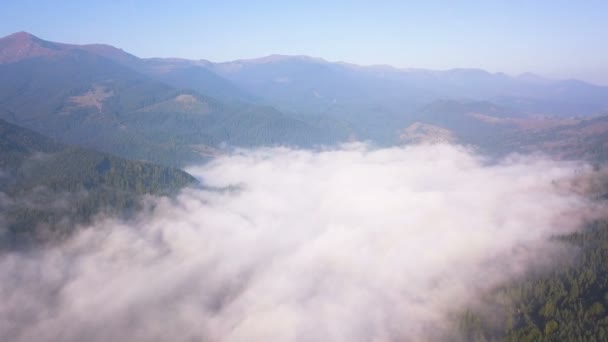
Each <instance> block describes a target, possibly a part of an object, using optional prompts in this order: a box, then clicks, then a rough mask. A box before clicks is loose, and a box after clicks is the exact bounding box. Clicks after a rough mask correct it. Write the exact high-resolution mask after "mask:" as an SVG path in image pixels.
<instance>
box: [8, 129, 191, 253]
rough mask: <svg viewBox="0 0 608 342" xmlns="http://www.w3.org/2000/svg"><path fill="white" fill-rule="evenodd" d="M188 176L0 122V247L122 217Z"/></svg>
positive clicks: (188, 181) (184, 182) (186, 180)
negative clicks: (99, 217)
mask: <svg viewBox="0 0 608 342" xmlns="http://www.w3.org/2000/svg"><path fill="white" fill-rule="evenodd" d="M195 182H196V181H195V179H194V178H193V177H192V176H190V175H189V174H187V173H185V172H183V171H181V170H177V169H173V168H169V167H165V166H159V165H153V164H149V163H144V162H138V161H129V160H125V159H122V158H117V157H114V156H112V155H108V154H105V153H100V152H97V151H93V150H88V149H83V148H78V147H74V146H67V145H64V144H61V143H58V142H56V141H55V140H52V139H50V138H47V137H45V136H42V135H40V134H38V133H35V132H33V131H31V130H28V129H25V128H22V127H19V126H16V125H13V124H10V123H8V122H6V121H4V120H0V209H1V210H0V213H2V214H1V215H0V223H2V224H0V226H2V227H4V228H3V230H2V231H0V245H2V246H12V247H14V246H21V245H27V244H29V243H32V242H36V241H48V240H53V239H56V238H61V237H64V236H66V235H68V234H69V233H70V232H71V231H72V230H73V229H75V227H76V226H77V224H80V223H86V222H87V221H88V220H89V219H91V218H92V216H93V215H95V214H98V213H101V212H103V211H109V212H112V213H116V214H121V213H127V212H129V211H131V210H134V209H135V208H136V206H137V205H138V201H139V198H140V196H141V195H145V194H154V195H170V194H172V193H175V192H176V191H177V190H179V189H181V188H182V187H184V186H187V185H191V184H195Z"/></svg>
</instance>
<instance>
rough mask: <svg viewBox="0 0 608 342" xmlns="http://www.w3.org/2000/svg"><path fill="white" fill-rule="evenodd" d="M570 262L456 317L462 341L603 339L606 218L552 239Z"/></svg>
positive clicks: (606, 325) (606, 329) (607, 328)
mask: <svg viewBox="0 0 608 342" xmlns="http://www.w3.org/2000/svg"><path fill="white" fill-rule="evenodd" d="M555 242H556V243H565V244H566V246H569V247H574V249H573V250H574V251H575V253H576V255H575V258H574V260H573V261H572V262H570V263H567V264H565V265H561V266H558V267H556V268H553V269H552V270H551V271H549V272H547V271H545V272H543V273H540V274H531V275H529V276H528V277H526V278H525V279H523V280H521V279H520V280H517V281H514V282H512V283H510V284H507V285H504V286H502V287H500V288H498V289H496V290H495V291H493V292H492V293H490V294H488V295H487V296H486V297H485V298H484V302H485V306H483V307H482V308H481V309H479V308H476V309H470V310H467V311H465V312H463V313H461V314H460V315H459V318H458V323H457V325H458V327H457V330H458V333H455V334H454V335H459V336H460V337H461V338H462V339H463V340H466V341H496V340H498V341H500V340H503V341H606V340H608V311H607V309H608V262H607V261H608V219H604V220H600V221H597V222H595V223H593V224H590V225H589V226H588V227H586V228H585V229H584V230H583V231H581V232H578V233H574V234H571V235H567V236H560V237H557V238H556V239H555Z"/></svg>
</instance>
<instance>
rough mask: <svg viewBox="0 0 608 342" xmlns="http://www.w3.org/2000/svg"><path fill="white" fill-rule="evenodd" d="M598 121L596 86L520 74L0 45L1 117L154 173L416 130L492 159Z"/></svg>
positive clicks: (13, 38) (601, 109) (601, 104)
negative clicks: (485, 151) (221, 152)
mask: <svg viewBox="0 0 608 342" xmlns="http://www.w3.org/2000/svg"><path fill="white" fill-rule="evenodd" d="M186 99H187V100H186ZM607 112H608V87H603V86H597V85H593V84H590V83H586V82H583V81H578V80H550V79H546V78H543V77H540V76H538V75H534V74H531V73H525V74H522V75H519V76H509V75H506V74H504V73H490V72H487V71H484V70H481V69H451V70H444V71H434V70H424V69H399V68H395V67H392V66H388V65H375V66H360V65H355V64H350V63H345V62H328V61H326V60H324V59H321V58H314V57H309V56H289V55H270V56H266V57H261V58H254V59H240V60H235V61H229V62H221V63H214V62H210V61H208V60H204V59H201V60H187V59H180V58H138V57H136V56H134V55H132V54H129V53H127V52H125V51H123V50H121V49H118V48H115V47H112V46H109V45H100V44H90V45H75V44H63V43H55V42H49V41H45V40H42V39H40V38H37V37H35V36H33V35H30V34H28V33H25V32H19V33H16V34H13V35H10V36H7V37H4V38H0V118H4V119H5V120H8V121H10V122H13V123H17V124H19V125H22V126H25V127H28V128H30V129H34V130H36V131H38V132H41V133H43V134H45V135H48V136H51V137H53V138H56V139H59V140H61V141H64V142H68V143H72V144H78V145H82V146H85V147H90V148H95V149H99V150H102V151H105V152H111V153H114V154H117V155H120V156H122V157H126V158H132V159H140V160H149V161H154V162H159V163H163V164H166V165H177V166H183V165H185V164H188V163H192V162H198V161H201V160H204V159H205V158H207V157H208V156H209V154H211V155H213V154H216V153H217V151H218V149H221V148H223V147H225V146H233V147H255V146H261V145H292V146H305V147H311V146H315V145H324V144H330V145H331V144H335V143H339V142H343V141H348V140H367V141H371V142H373V143H377V144H381V145H393V144H398V143H402V142H403V141H404V139H403V138H402V136H403V132H404V130H407V128H408V127H411V125H413V124H415V123H418V124H417V126H415V127H423V128H427V129H426V130H425V132H431V133H433V134H435V133H438V132H441V135H442V136H448V135H449V136H450V137H453V138H454V139H458V141H462V142H466V143H473V144H482V145H486V146H490V145H491V146H498V145H500V144H502V143H504V142H503V141H502V140H500V139H498V138H499V137H503V136H504V137H506V136H511V134H513V133H514V132H518V131H519V130H521V129H522V127H528V126H538V127H541V126H542V127H544V126H547V127H552V125H553V124H552V123H551V120H557V121H560V120H561V121H560V122H567V121H568V120H572V118H585V117H586V118H588V117H592V116H597V115H600V114H603V113H607ZM545 119H546V120H548V121H547V123H544V122H542V120H545ZM577 120H578V119H577ZM446 130H447V131H446ZM416 132H418V131H416ZM416 134H418V133H416ZM545 136H546V135H545ZM451 139H452V138H451ZM488 139H490V140H492V142H491V143H489V142H488ZM497 139H498V140H497ZM501 139H502V138H501ZM505 139H506V138H505ZM537 145H538V144H537ZM539 146H540V145H539ZM499 149H500V148H499Z"/></svg>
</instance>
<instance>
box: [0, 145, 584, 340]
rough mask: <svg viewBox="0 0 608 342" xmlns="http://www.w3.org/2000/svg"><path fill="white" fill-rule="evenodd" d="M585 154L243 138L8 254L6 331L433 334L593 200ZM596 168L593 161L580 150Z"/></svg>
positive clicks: (1, 312) (58, 334)
mask: <svg viewBox="0 0 608 342" xmlns="http://www.w3.org/2000/svg"><path fill="white" fill-rule="evenodd" d="M580 170H581V169H579V170H577V169H576V168H575V167H574V165H573V164H566V163H557V162H552V161H549V160H545V159H542V158H531V157H519V158H513V159H511V160H507V161H504V162H502V163H499V164H492V165H490V164H488V163H485V162H484V160H483V159H481V158H479V157H478V156H476V155H474V154H472V153H470V152H469V151H467V150H466V149H464V148H462V147H454V146H449V145H434V146H415V147H408V148H391V149H380V150H370V149H368V148H367V147H366V146H364V145H349V146H346V147H345V148H343V149H340V150H329V151H322V152H312V151H303V150H290V149H284V148H283V149H281V148H277V149H260V150H255V151H241V152H238V153H235V154H233V155H230V156H226V157H221V158H219V159H217V160H215V161H213V162H211V163H209V164H207V165H204V166H200V167H196V168H192V169H191V170H190V171H191V172H192V173H194V174H195V175H197V176H198V177H200V178H201V179H203V180H204V182H205V183H206V184H207V185H209V186H210V187H216V188H224V189H225V190H223V191H211V190H200V189H189V190H186V191H184V192H183V193H182V194H181V195H180V196H179V197H178V198H177V199H175V200H169V199H152V200H151V203H152V204H153V206H151V208H150V209H149V210H147V211H146V212H145V213H144V214H142V215H141V216H140V217H139V218H137V219H136V220H133V221H130V222H120V221H117V220H114V219H111V218H106V219H103V220H99V221H98V222H97V223H96V224H95V225H94V227H92V229H87V230H85V231H83V232H82V233H81V234H79V235H77V236H75V237H74V238H73V239H71V240H70V241H68V242H66V243H64V244H62V245H61V246H56V247H52V248H47V249H45V250H42V251H39V252H36V253H32V254H27V255H24V254H23V253H13V254H10V255H5V256H2V257H1V258H0V300H2V303H3V304H2V305H0V340H3V341H4V340H11V341H82V340H86V341H108V340H135V341H138V340H139V341H156V340H158V341H166V340H172V341H191V340H200V339H203V340H226V341H252V340H254V341H255V340H260V341H270V340H273V341H388V340H394V339H404V338H420V337H421V336H425V337H428V336H429V335H428V333H429V332H430V331H433V330H435V329H439V328H441V324H442V322H444V319H445V315H446V313H448V312H449V311H450V310H452V309H456V308H458V307H459V306H460V305H463V304H465V303H468V302H469V301H470V300H471V299H472V298H474V297H475V296H476V295H477V294H478V293H480V292H479V291H482V290H484V289H488V288H489V287H491V286H493V285H496V284H499V283H500V282H502V281H504V280H505V279H508V278H509V277H512V276H514V275H517V274H520V273H521V272H523V271H525V270H526V269H527V268H528V267H529V266H530V264H531V262H532V260H534V259H540V260H542V259H543V257H547V256H549V255H550V254H547V253H549V252H548V245H547V243H546V240H547V238H548V237H549V236H551V235H552V234H561V233H565V232H568V231H571V230H573V229H577V228H578V227H580V225H581V223H582V221H583V220H584V218H585V213H586V212H587V211H588V210H589V208H591V207H592V204H591V203H589V202H588V201H587V200H586V199H584V198H583V197H582V196H581V195H579V194H577V193H576V192H572V191H565V190H564V188H563V186H562V184H564V183H567V181H568V180H570V179H572V178H573V177H575V174H576V173H577V172H580ZM583 170H586V169H585V168H583Z"/></svg>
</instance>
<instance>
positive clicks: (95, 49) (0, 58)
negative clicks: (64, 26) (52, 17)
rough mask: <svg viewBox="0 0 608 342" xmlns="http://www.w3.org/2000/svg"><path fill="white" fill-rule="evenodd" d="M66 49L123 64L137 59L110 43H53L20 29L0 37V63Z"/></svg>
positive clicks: (17, 60)
mask: <svg viewBox="0 0 608 342" xmlns="http://www.w3.org/2000/svg"><path fill="white" fill-rule="evenodd" d="M66 50H83V51H87V52H89V53H92V54H95V55H98V56H101V57H104V58H108V59H111V60H114V61H117V62H119V63H123V64H127V63H131V62H134V61H136V60H137V57H135V56H133V55H131V54H129V53H127V52H125V51H123V50H122V49H119V48H116V47H114V46H111V45H106V44H88V45H75V44H63V43H55V42H50V41H46V40H44V39H41V38H38V37H36V36H34V35H33V34H31V33H28V32H25V31H21V32H16V33H13V34H11V35H8V36H6V37H3V38H0V64H5V63H14V62H19V61H21V60H24V59H27V58H32V57H43V56H52V55H56V54H57V53H60V52H62V51H66Z"/></svg>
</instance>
